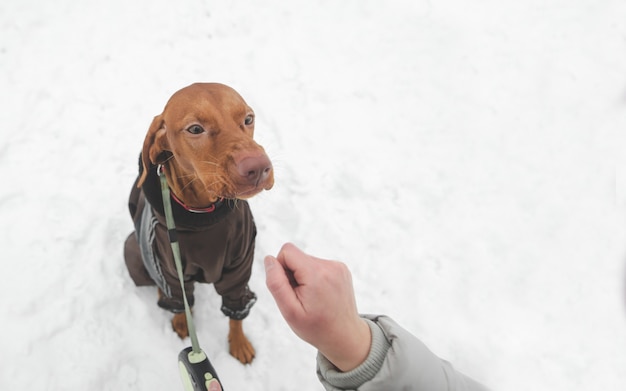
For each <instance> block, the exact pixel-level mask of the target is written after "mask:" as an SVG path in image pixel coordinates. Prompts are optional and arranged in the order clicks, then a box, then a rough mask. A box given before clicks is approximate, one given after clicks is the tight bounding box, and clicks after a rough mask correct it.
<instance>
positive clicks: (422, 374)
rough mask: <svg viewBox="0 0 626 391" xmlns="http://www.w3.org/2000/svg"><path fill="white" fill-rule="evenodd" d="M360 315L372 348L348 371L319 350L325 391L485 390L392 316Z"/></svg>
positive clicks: (320, 369)
mask: <svg viewBox="0 0 626 391" xmlns="http://www.w3.org/2000/svg"><path fill="white" fill-rule="evenodd" d="M363 317H364V318H365V319H366V320H367V321H368V324H369V326H370V329H371V330H372V348H371V349H370V353H369V355H368V357H367V359H366V360H365V362H363V363H362V364H361V365H360V366H358V367H357V368H355V369H353V370H352V371H350V372H340V371H338V370H337V369H336V368H335V367H334V366H333V364H332V363H331V362H329V361H328V360H327V359H326V358H325V357H324V356H322V355H321V354H319V353H318V356H317V375H318V378H319V379H320V381H321V382H322V384H323V385H324V387H325V388H326V390H328V391H342V390H361V391H370V390H371V391H373V390H416V391H421V390H423V391H440V390H441V391H487V390H488V389H487V388H486V387H484V386H482V385H480V384H479V383H477V382H475V381H474V380H472V379H470V378H468V377H467V376H465V375H463V374H462V373H460V372H458V371H456V370H455V369H454V368H453V367H452V365H451V364H450V363H449V362H447V361H445V360H442V359H440V358H439V357H437V356H436V355H434V354H433V353H432V352H431V351H430V350H428V348H427V347H426V345H424V344H423V343H422V342H421V341H420V340H419V339H417V338H416V337H415V336H413V335H412V334H411V333H409V332H408V331H406V330H404V329H403V328H402V327H400V326H399V325H398V324H397V323H396V322H394V321H393V320H392V319H391V318H389V317H386V316H369V315H366V316H363Z"/></svg>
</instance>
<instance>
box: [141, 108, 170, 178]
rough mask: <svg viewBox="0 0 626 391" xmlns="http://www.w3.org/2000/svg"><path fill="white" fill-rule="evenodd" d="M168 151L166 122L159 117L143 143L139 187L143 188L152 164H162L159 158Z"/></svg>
mask: <svg viewBox="0 0 626 391" xmlns="http://www.w3.org/2000/svg"><path fill="white" fill-rule="evenodd" d="M166 150H167V138H166V137H165V121H164V120H163V115H162V114H161V115H157V116H156V117H154V119H153V120H152V124H150V128H149V129H148V134H146V138H145V140H144V141H143V150H142V151H141V164H142V165H143V170H142V172H141V177H139V181H137V187H141V185H142V184H143V182H144V181H145V180H146V177H147V176H148V170H149V169H150V165H151V164H157V163H162V162H161V161H159V156H160V155H161V154H163V152H165V151H166Z"/></svg>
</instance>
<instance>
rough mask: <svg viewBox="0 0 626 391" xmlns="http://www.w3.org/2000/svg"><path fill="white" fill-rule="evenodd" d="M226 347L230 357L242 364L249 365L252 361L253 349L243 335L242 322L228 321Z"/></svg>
mask: <svg viewBox="0 0 626 391" xmlns="http://www.w3.org/2000/svg"><path fill="white" fill-rule="evenodd" d="M228 347H229V351H230V354H231V356H233V357H235V358H236V359H237V360H239V361H241V363H242V364H250V363H251V362H252V360H253V359H254V354H255V351H254V347H252V344H251V343H250V341H248V338H246V336H245V334H244V333H243V321H242V320H234V319H230V323H229V331H228Z"/></svg>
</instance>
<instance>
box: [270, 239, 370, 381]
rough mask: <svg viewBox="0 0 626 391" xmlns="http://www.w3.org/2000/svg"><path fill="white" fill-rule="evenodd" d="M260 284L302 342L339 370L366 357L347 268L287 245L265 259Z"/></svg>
mask: <svg viewBox="0 0 626 391" xmlns="http://www.w3.org/2000/svg"><path fill="white" fill-rule="evenodd" d="M265 272H266V284H267V287H268V289H269V290H270V292H271V293H272V295H273V296H274V300H275V301H276V304H277V305H278V309H279V310H280V312H281V314H282V315H283V317H284V318H285V320H286V321H287V323H288V324H289V326H290V327H291V329H292V330H293V331H294V332H295V333H296V335H297V336H298V337H300V338H302V339H303V340H304V341H306V342H308V343H310V344H311V345H313V346H314V347H316V348H317V349H318V350H319V351H320V353H322V354H323V355H324V356H325V357H326V358H327V359H328V360H329V361H330V362H332V363H333V364H334V365H335V366H336V367H337V368H338V369H339V370H341V371H344V372H347V371H349V370H351V369H354V368H356V367H357V366H359V364H361V363H362V362H363V361H365V359H366V358H367V355H368V354H369V351H370V347H371V343H372V341H371V338H372V337H371V332H370V328H369V326H368V325H367V323H366V322H365V320H363V319H362V318H361V317H359V314H358V312H357V308H356V300H355V297H354V289H353V287H352V276H351V274H350V271H349V270H348V267H347V266H346V265H345V264H343V263H341V262H335V261H328V260H324V259H320V258H316V257H313V256H311V255H308V254H305V253H304V252H302V251H301V250H300V249H299V248H297V247H296V246H295V245H293V244H291V243H287V244H285V245H283V247H282V248H281V249H280V252H279V253H278V256H277V257H276V258H274V257H272V256H269V255H268V256H267V257H265Z"/></svg>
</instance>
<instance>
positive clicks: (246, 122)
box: [244, 114, 254, 125]
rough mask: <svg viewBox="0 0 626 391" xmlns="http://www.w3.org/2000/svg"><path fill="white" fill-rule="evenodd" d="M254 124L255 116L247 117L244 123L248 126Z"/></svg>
mask: <svg viewBox="0 0 626 391" xmlns="http://www.w3.org/2000/svg"><path fill="white" fill-rule="evenodd" d="M253 122H254V115H252V114H250V115H248V116H246V119H245V120H244V123H245V124H246V125H252V123H253Z"/></svg>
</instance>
